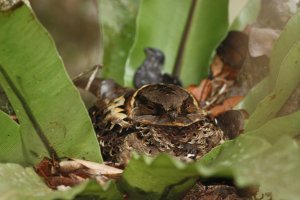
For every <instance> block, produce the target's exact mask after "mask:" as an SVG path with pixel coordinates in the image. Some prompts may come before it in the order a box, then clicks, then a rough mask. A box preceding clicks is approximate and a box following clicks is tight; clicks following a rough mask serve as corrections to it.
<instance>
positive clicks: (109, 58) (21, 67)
mask: <svg viewBox="0 0 300 200" xmlns="http://www.w3.org/2000/svg"><path fill="white" fill-rule="evenodd" d="M259 4H260V1H253V0H249V3H248V4H247V5H246V6H245V8H244V11H243V12H241V13H242V14H241V15H239V16H238V17H237V19H236V20H235V22H234V23H233V25H230V24H229V23H228V19H227V18H228V1H227V0H224V1H211V0H202V1H199V2H198V3H197V4H195V1H192V0H191V1H182V0H151V1H150V0H140V1H138V0H134V1H129V0H128V1H109V0H104V1H100V0H99V9H100V11H102V12H100V13H101V16H100V19H101V22H102V24H101V25H102V29H103V33H104V38H103V39H104V59H103V60H104V66H105V68H104V71H103V75H104V77H105V78H114V79H115V80H116V81H117V82H118V83H120V84H122V85H126V86H131V85H132V77H133V73H134V70H135V69H136V68H137V67H138V66H139V64H140V63H142V61H143V59H144V54H143V49H144V48H145V47H152V46H153V47H157V48H160V49H161V50H162V51H163V52H164V53H165V55H166V58H167V60H166V63H165V68H164V69H165V71H166V72H169V73H172V72H174V73H175V74H178V75H180V77H181V80H182V81H183V83H184V85H185V86H188V85H189V84H191V83H194V84H198V83H199V81H200V80H201V79H202V78H203V77H205V76H206V75H207V72H208V67H209V64H210V62H211V59H212V56H213V55H214V51H215V49H216V47H217V46H218V45H219V44H220V42H221V41H222V40H223V39H224V37H225V36H226V34H227V32H228V30H229V29H235V30H237V29H242V28H244V27H245V25H246V24H248V23H250V22H252V21H253V19H254V18H255V15H256V14H257V9H259V6H257V5H259ZM112 8H114V11H113V12H112V10H111V9H112ZM251 9H255V10H256V12H250V11H249V10H251ZM190 13H194V14H193V16H192V17H191V16H190ZM245 13H246V15H245ZM186 21H188V23H186ZM230 27H231V28H230ZM196 41H197V42H196ZM198 41H200V42H198ZM299 42H300V12H299V11H298V12H297V13H296V14H295V15H294V16H293V17H292V18H291V19H290V20H289V22H288V23H287V24H286V26H285V28H284V30H283V32H282V33H281V34H280V37H279V38H278V40H277V41H276V43H275V46H274V48H273V50H272V53H271V57H270V63H271V64H270V67H271V68H270V74H269V75H268V76H267V77H266V78H265V79H264V80H263V81H261V82H260V83H259V84H257V85H256V86H255V87H254V88H252V89H251V91H250V92H249V93H248V95H247V96H246V97H245V99H244V100H243V101H242V102H241V103H240V105H239V106H238V107H239V108H243V109H245V110H247V111H248V112H249V113H250V117H249V119H248V121H247V123H246V125H245V131H244V134H242V135H241V136H239V137H237V138H236V139H234V140H231V141H227V142H225V143H224V144H222V145H220V146H218V147H216V148H215V149H213V150H212V151H211V152H209V153H208V154H207V155H205V156H204V157H203V158H201V159H200V160H198V161H197V162H194V163H183V162H181V161H178V160H177V159H175V158H173V157H171V156H169V155H166V154H162V155H159V156H158V157H156V158H149V157H146V156H143V155H134V156H133V158H132V160H131V161H130V162H129V164H128V166H127V167H126V168H125V170H124V173H123V175H122V177H121V180H119V181H117V182H108V183H107V184H106V185H104V186H100V185H98V184H97V183H96V182H95V181H92V180H90V181H86V182H84V183H83V184H80V185H78V186H75V187H72V188H71V189H69V190H67V191H54V190H51V189H50V188H48V187H47V186H46V185H45V184H44V182H43V180H42V179H40V178H39V177H38V175H37V174H36V173H35V172H34V169H33V168H32V166H33V165H35V164H37V163H39V162H40V161H41V160H42V159H43V158H44V157H59V158H63V157H68V158H81V159H86V160H90V161H95V162H102V157H101V154H100V149H99V145H98V142H97V139H96V136H95V133H94V130H93V126H92V123H91V122H90V119H89V116H88V113H87V111H86V108H85V107H84V104H83V102H82V100H81V98H80V95H79V93H78V91H77V90H76V88H75V86H74V85H73V83H72V81H71V79H70V78H69V77H68V75H67V73H66V71H65V69H64V65H63V63H62V60H61V58H60V57H59V55H58V53H57V50H56V48H55V45H54V43H53V41H52V39H51V36H50V35H49V34H48V32H47V31H46V30H45V29H44V28H43V27H42V25H41V24H40V23H39V22H38V20H37V19H36V17H35V15H34V14H33V11H32V9H31V7H30V6H29V5H28V4H22V5H19V6H15V7H14V8H13V9H9V10H6V11H0V44H1V45H0V85H1V87H2V88H3V90H4V91H5V94H6V95H7V97H8V98H9V102H10V103H11V105H12V107H13V109H14V111H15V112H16V115H17V119H18V122H19V123H16V122H15V121H14V120H12V119H11V118H10V116H9V115H8V114H6V113H4V112H3V111H0V134H1V136H0V137H1V140H0V162H1V163H0V193H1V199H73V198H88V197H94V198H95V199H122V198H123V196H122V195H123V194H127V195H129V197H130V199H180V198H181V197H182V195H183V194H184V193H185V192H186V191H187V190H188V189H189V188H190V187H191V186H192V185H193V184H194V183H195V181H196V180H197V179H198V178H199V177H201V178H216V177H217V178H219V177H222V178H229V179H233V180H234V181H235V183H236V185H237V186H238V187H240V188H243V187H248V186H259V192H260V193H261V194H265V193H272V198H273V199H298V198H299V196H300V188H299V187H300V174H299V173H298V169H299V168H300V158H299V156H298V155H299V153H300V149H299V143H298V142H297V141H295V140H294V137H296V136H297V135H298V134H299V131H300V124H299V123H298V121H299V120H300V111H296V112H294V113H292V114H289V115H285V116H281V117H276V114H277V113H278V111H279V110H280V109H281V108H282V106H283V104H284V103H285V102H286V100H287V99H288V98H289V97H290V96H291V95H292V93H293V91H294V89H295V88H296V87H297V86H298V85H299V82H300V79H299V77H300V67H299V63H300V62H299V59H300V56H299V54H300V43H299ZM200 54H201V56H199V55H200ZM174 66H175V67H174Z"/></svg>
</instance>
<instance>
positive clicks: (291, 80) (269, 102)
mask: <svg viewBox="0 0 300 200" xmlns="http://www.w3.org/2000/svg"><path fill="white" fill-rule="evenodd" d="M299 77H300V43H296V44H294V46H293V47H292V48H291V49H290V51H289V52H288V54H287V55H286V57H285V58H284V60H283V62H282V63H281V66H280V71H279V73H278V76H277V79H276V82H275V87H274V89H273V91H272V92H271V93H270V94H269V95H268V96H267V97H265V98H264V99H263V100H262V101H261V102H260V103H259V104H258V105H257V108H256V110H255V112H254V113H253V114H252V115H251V116H250V118H249V120H248V123H247V124H246V127H245V129H246V130H254V129H256V128H258V127H260V126H261V125H263V124H264V123H266V122H267V121H268V120H270V119H272V118H273V117H274V116H275V115H276V113H277V112H278V111H279V109H280V108H281V107H282V106H283V104H284V103H285V101H286V100H287V99H288V98H289V96H290V95H291V94H292V92H293V91H294V89H295V88H296V87H297V86H298V84H299V83H300V79H299Z"/></svg>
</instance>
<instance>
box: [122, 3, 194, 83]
mask: <svg viewBox="0 0 300 200" xmlns="http://www.w3.org/2000/svg"><path fill="white" fill-rule="evenodd" d="M190 5H191V0H185V1H181V0H163V1H161V0H141V2H140V8H139V13H138V19H137V31H136V38H135V42H134V45H133V47H132V49H131V53H130V55H129V57H128V59H127V63H126V68H125V75H124V80H125V85H127V86H129V85H132V79H133V75H134V72H135V70H136V68H138V67H139V65H140V64H142V62H143V60H144V58H145V54H144V49H145V48H146V47H153V48H159V49H161V50H162V51H163V52H164V53H165V56H166V60H165V67H164V68H165V71H166V72H169V73H171V72H172V69H173V66H174V64H175V59H176V55H177V51H178V48H179V44H180V40H181V36H182V34H183V31H184V27H185V23H186V20H187V17H188V12H189V8H190Z"/></svg>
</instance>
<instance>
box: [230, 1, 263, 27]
mask: <svg viewBox="0 0 300 200" xmlns="http://www.w3.org/2000/svg"><path fill="white" fill-rule="evenodd" d="M260 4H261V1H260V0H248V2H247V4H246V5H245V6H244V7H243V8H242V10H241V11H240V13H239V14H238V16H237V17H236V18H235V19H234V21H233V23H232V24H231V26H230V30H237V31H242V30H243V29H244V28H245V27H246V26H247V25H249V24H252V23H253V22H255V20H256V18H257V16H258V14H259V10H260Z"/></svg>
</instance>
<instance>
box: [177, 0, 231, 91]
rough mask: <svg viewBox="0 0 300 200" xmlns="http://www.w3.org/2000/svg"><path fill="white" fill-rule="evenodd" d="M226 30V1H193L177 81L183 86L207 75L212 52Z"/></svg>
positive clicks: (198, 80) (197, 81)
mask: <svg viewBox="0 0 300 200" xmlns="http://www.w3.org/2000/svg"><path fill="white" fill-rule="evenodd" d="M227 29H228V0H222V1H211V0H200V1H199V0H196V5H195V13H194V17H193V19H192V24H191V29H190V33H189V34H188V38H187V41H186V45H185V47H184V53H183V58H182V59H183V60H182V63H181V73H180V78H181V80H182V81H183V84H184V85H185V86H187V85H189V84H198V83H199V82H200V80H201V79H203V78H206V77H207V75H208V69H209V65H210V63H211V60H212V57H213V55H214V51H215V49H216V48H217V47H218V45H219V43H220V42H221V41H222V40H223V39H224V37H225V36H226V34H227Z"/></svg>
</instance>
